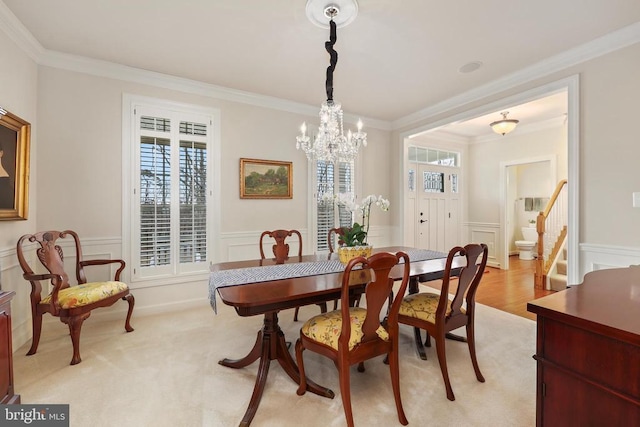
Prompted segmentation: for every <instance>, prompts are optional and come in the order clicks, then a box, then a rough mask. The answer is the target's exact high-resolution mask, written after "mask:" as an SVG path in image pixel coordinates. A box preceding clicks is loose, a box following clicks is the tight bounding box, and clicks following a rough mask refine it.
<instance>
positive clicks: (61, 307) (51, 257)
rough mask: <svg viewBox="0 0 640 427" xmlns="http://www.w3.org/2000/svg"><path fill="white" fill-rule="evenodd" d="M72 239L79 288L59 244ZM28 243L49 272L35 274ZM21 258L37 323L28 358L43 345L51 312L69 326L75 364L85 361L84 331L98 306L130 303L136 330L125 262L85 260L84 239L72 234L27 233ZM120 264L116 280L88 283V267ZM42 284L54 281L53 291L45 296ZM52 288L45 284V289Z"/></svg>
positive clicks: (128, 327)
mask: <svg viewBox="0 0 640 427" xmlns="http://www.w3.org/2000/svg"><path fill="white" fill-rule="evenodd" d="M68 236H71V237H72V238H73V240H74V243H75V255H76V258H75V259H76V262H75V267H76V279H77V281H78V285H77V286H71V285H70V284H69V276H68V275H67V273H65V271H64V255H63V251H62V248H61V247H60V246H59V245H58V244H56V242H57V241H58V239H64V238H66V237H68ZM27 242H32V243H33V242H36V243H38V245H39V247H37V249H36V256H37V258H38V259H39V260H40V262H41V263H42V265H43V266H44V267H45V268H46V269H47V271H48V273H44V274H36V273H34V272H33V270H32V269H31V267H30V266H29V263H28V262H27V259H26V257H25V249H24V245H25V244H27ZM17 255H18V261H19V263H20V267H22V271H23V272H24V274H23V277H24V278H25V279H26V280H28V281H29V282H30V283H31V315H32V320H33V340H32V343H31V348H30V349H29V351H28V353H27V355H28V356H29V355H32V354H35V353H36V351H37V349H38V343H39V342H40V333H41V331H42V316H43V314H45V313H49V314H51V315H52V316H55V317H59V318H60V321H61V322H63V323H66V324H67V325H69V332H70V334H71V342H72V344H73V357H72V358H71V363H70V364H71V365H75V364H78V363H80V362H81V361H82V359H81V358H80V329H81V328H82V322H84V320H85V319H87V318H88V317H89V316H90V315H91V311H92V310H93V309H95V308H98V307H108V306H110V305H113V304H114V303H115V302H116V301H118V300H119V299H122V300H126V301H127V302H128V303H129V310H128V312H127V318H126V321H125V326H124V327H125V330H126V331H127V332H131V331H133V328H132V327H131V325H130V323H129V322H130V320H131V314H132V313H133V306H134V302H135V300H134V298H133V295H132V294H131V293H129V287H128V286H127V284H126V283H122V282H120V273H122V270H124V267H125V262H124V261H123V260H117V259H108V260H83V259H82V249H81V246H80V239H79V238H78V235H77V234H76V233H75V232H73V231H71V230H66V231H43V232H38V233H36V234H25V235H24V236H22V237H21V238H20V240H18V244H17ZM111 263H119V264H120V266H119V268H118V269H117V270H116V273H115V278H114V280H113V281H106V282H87V278H86V276H85V272H84V267H89V266H96V265H107V264H111ZM41 281H50V283H51V292H49V293H48V294H47V295H45V296H44V297H43V295H42V292H43V285H42V283H41ZM48 287H49V286H48V285H47V284H46V282H45V289H46V288H48Z"/></svg>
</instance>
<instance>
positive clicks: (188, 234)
mask: <svg viewBox="0 0 640 427" xmlns="http://www.w3.org/2000/svg"><path fill="white" fill-rule="evenodd" d="M134 115H135V118H136V129H137V131H136V140H137V141H138V144H139V145H138V152H137V162H136V163H137V165H138V170H137V172H138V176H139V178H138V186H137V189H134V193H135V194H136V197H135V200H136V202H135V204H136V206H135V208H134V216H135V217H136V220H135V223H134V224H132V226H133V233H132V237H133V239H132V240H133V242H132V257H133V258H134V276H135V277H137V278H144V277H156V276H164V275H176V274H181V273H189V272H203V271H207V268H208V260H209V258H210V254H209V251H208V250H207V248H208V247H209V241H210V236H209V235H208V233H209V232H208V230H209V229H210V227H209V224H208V223H207V212H208V203H210V201H209V199H210V198H209V197H207V195H208V194H209V193H210V191H209V190H208V188H207V183H208V181H209V176H208V175H209V173H208V168H209V165H210V161H209V157H210V150H209V145H210V144H211V141H212V138H211V129H210V127H211V123H212V121H211V120H209V119H207V117H203V116H199V115H193V117H192V119H190V118H188V117H189V116H190V115H189V114H188V113H185V112H176V111H162V110H158V109H152V108H149V109H145V108H144V107H142V108H138V109H137V110H136V112H135V113H134Z"/></svg>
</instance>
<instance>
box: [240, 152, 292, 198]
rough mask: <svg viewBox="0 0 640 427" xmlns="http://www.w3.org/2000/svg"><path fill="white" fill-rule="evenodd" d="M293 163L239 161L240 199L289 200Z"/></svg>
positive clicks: (254, 160)
mask: <svg viewBox="0 0 640 427" xmlns="http://www.w3.org/2000/svg"><path fill="white" fill-rule="evenodd" d="M292 197H293V163H291V162H280V161H277V160H257V159H240V198H241V199H291V198H292Z"/></svg>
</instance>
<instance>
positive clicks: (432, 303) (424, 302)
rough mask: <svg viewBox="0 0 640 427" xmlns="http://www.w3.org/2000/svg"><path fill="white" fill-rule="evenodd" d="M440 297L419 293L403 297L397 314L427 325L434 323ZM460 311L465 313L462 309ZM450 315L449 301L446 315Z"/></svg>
mask: <svg viewBox="0 0 640 427" xmlns="http://www.w3.org/2000/svg"><path fill="white" fill-rule="evenodd" d="M439 300H440V295H438V294H433V293H428V292H425V293H419V294H412V295H409V296H406V297H404V299H403V300H402V303H401V304H400V311H399V314H400V315H402V316H408V317H415V318H417V319H420V320H424V321H425V322H429V323H436V310H437V309H438V301H439ZM460 311H461V312H462V313H463V314H464V313H466V311H465V309H464V307H460ZM449 313H451V301H449V304H448V306H447V314H446V316H448V315H449Z"/></svg>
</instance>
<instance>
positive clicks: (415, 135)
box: [399, 76, 579, 284]
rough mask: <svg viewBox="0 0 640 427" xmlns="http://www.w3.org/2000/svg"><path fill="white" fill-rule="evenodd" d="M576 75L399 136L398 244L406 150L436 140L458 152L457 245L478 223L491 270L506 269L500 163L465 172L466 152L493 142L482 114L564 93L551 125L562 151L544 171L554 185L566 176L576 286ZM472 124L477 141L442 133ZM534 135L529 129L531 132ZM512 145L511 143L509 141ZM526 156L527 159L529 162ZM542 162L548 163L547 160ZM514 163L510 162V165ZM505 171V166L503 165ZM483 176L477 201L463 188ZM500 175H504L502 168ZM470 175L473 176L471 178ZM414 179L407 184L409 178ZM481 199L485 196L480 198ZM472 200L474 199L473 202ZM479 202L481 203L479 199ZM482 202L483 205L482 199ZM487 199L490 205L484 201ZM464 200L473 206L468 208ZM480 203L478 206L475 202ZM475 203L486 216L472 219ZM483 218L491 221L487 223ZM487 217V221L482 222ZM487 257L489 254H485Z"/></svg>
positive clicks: (571, 277) (405, 224)
mask: <svg viewBox="0 0 640 427" xmlns="http://www.w3.org/2000/svg"><path fill="white" fill-rule="evenodd" d="M578 83H579V80H578V76H572V77H569V78H566V79H563V80H560V81H557V82H553V83H550V84H547V85H545V86H541V87H538V88H535V89H532V90H529V91H526V92H523V93H520V94H517V95H513V96H510V97H508V98H504V99H502V100H499V101H494V102H491V103H488V104H486V105H484V106H481V107H476V108H474V109H472V110H469V111H466V112H463V113H458V114H456V115H453V116H449V117H448V118H444V119H441V120H438V121H435V122H432V123H429V124H425V125H422V126H420V127H416V128H414V129H412V130H409V131H406V132H403V133H401V134H400V142H401V144H400V148H399V150H400V158H401V159H402V163H401V164H402V167H401V168H399V169H400V170H399V172H400V174H401V177H400V180H399V183H400V186H401V188H400V192H399V193H400V194H401V195H402V200H403V201H404V202H405V203H400V209H401V211H402V212H401V215H400V221H401V230H402V236H403V244H410V243H411V242H410V241H408V240H407V239H408V237H407V236H408V235H409V234H410V233H408V230H411V229H414V230H415V225H414V224H412V223H410V222H409V220H408V218H409V215H408V212H407V211H408V210H409V209H410V206H409V205H408V204H407V203H406V200H407V199H408V197H407V196H408V188H409V187H408V181H409V180H410V179H411V177H410V176H409V169H410V167H409V161H408V151H409V147H410V146H411V145H414V144H415V142H416V141H419V140H421V139H423V138H425V137H426V138H431V139H434V140H435V139H437V140H439V141H440V144H441V146H440V148H441V149H446V147H458V148H459V150H458V151H460V153H461V154H460V156H461V157H460V164H461V171H460V181H459V185H460V188H461V191H462V192H463V193H465V197H464V198H462V199H461V200H460V202H459V206H458V211H459V212H460V217H461V221H460V222H461V229H460V232H459V233H458V236H460V242H459V243H460V244H464V243H467V242H469V241H471V240H470V237H471V236H472V235H473V233H472V232H471V230H470V226H471V225H473V224H474V223H479V224H482V225H483V226H485V228H487V229H491V230H490V231H491V234H492V235H494V236H495V237H493V241H492V242H489V243H491V244H492V245H493V248H492V247H491V245H490V244H489V243H487V244H488V245H489V246H490V248H489V249H490V255H489V257H490V261H491V258H492V257H493V259H494V261H495V262H494V266H497V267H499V268H508V253H509V247H508V245H507V244H506V241H507V236H508V225H507V219H506V214H505V212H506V207H505V204H506V202H505V201H503V202H502V203H501V200H504V199H503V198H505V196H504V194H505V191H506V187H507V186H506V185H505V178H504V177H503V176H501V173H502V169H503V168H501V167H500V164H499V162H500V160H497V161H496V165H495V167H491V168H490V169H491V170H477V169H478V167H475V169H474V168H469V166H468V165H469V164H470V162H469V158H468V157H467V156H468V155H469V152H470V151H472V152H475V150H473V149H471V150H470V147H471V148H473V147H474V144H482V143H483V142H484V141H486V140H488V139H489V138H493V139H494V140H495V136H494V135H491V132H492V131H491V129H490V127H489V126H488V124H489V123H490V122H491V120H487V118H486V117H483V116H487V115H494V116H495V115H498V114H499V113H500V112H502V111H505V110H509V109H512V110H514V111H516V110H515V108H516V107H518V106H520V105H524V104H527V103H532V102H533V101H536V100H541V99H544V98H547V97H551V96H553V95H556V94H559V93H564V94H565V95H566V98H565V99H566V102H565V104H564V110H563V111H562V112H561V113H559V114H558V117H556V118H554V119H555V120H561V121H563V122H564V124H563V126H564V129H565V132H566V151H565V152H564V153H562V154H561V155H558V156H555V157H557V161H556V171H555V174H554V172H550V175H551V177H555V179H552V181H555V182H554V183H553V184H554V185H555V184H556V183H557V180H558V179H560V178H564V177H565V176H566V178H567V180H568V184H567V190H568V191H567V194H568V200H567V205H568V238H567V258H568V271H567V273H568V274H567V275H568V283H570V284H571V283H578V282H579V274H578V272H579V253H578V242H579V236H578V230H579V217H578V206H579V203H578V188H579V185H578V184H579V183H578V180H579V170H578V165H579V156H578V154H579V153H578V151H579V150H578V147H579V138H578V131H579V114H578V108H579V91H578V89H579V87H578ZM509 117H510V118H520V117H517V116H516V115H515V114H510V116H509ZM475 120H480V121H481V122H482V123H484V126H486V128H487V129H488V131H487V132H486V133H485V134H482V135H480V136H471V135H468V136H466V137H464V136H460V135H455V134H454V133H452V132H450V131H448V130H450V129H451V128H452V127H454V126H460V125H462V124H464V123H467V122H473V121H475ZM518 126H519V127H520V128H521V129H516V132H521V133H524V132H525V128H526V121H523V120H521V122H520V124H519V125H518ZM531 130H534V129H531ZM513 135H516V133H515V132H513V133H512V134H511V135H507V136H506V137H502V136H498V138H504V139H502V140H501V141H502V142H504V143H505V144H506V143H507V141H508V139H507V138H509V137H510V136H511V137H513ZM512 140H513V139H512ZM504 147H505V149H508V147H509V146H508V145H504ZM529 156H530V157H529ZM540 156H541V155H540V154H536V155H531V154H529V153H526V152H525V153H522V154H521V155H520V156H515V157H512V159H507V160H503V161H505V162H507V163H508V162H512V163H514V162H517V160H513V159H520V160H519V161H525V160H526V161H527V162H529V163H531V160H532V159H533V160H535V161H534V162H533V163H536V162H537V161H543V160H544V161H546V160H545V159H539V157H540ZM548 161H551V160H550V159H548ZM515 164H516V163H514V166H515ZM507 166H508V165H507ZM481 173H484V174H488V175H491V176H495V178H494V181H493V184H491V185H489V186H486V187H483V188H482V189H481V191H482V192H484V193H483V194H481V195H480V196H478V195H475V194H470V193H473V191H467V190H468V189H469V185H470V183H471V182H475V181H474V180H476V179H477V177H478V176H479V175H476V174H481ZM504 173H505V174H506V166H505V170H504ZM474 175H475V176H474ZM415 178H416V177H415V175H414V176H413V179H415ZM485 196H486V197H485ZM473 197H476V199H475V200H474V199H473ZM483 197H484V198H483ZM485 199H486V200H485ZM489 199H491V200H489ZM470 200H471V201H474V203H473V206H470ZM478 200H480V202H478ZM478 203H481V205H482V207H483V208H484V207H487V206H490V208H489V209H488V212H489V213H487V212H486V211H485V212H484V213H482V214H477V212H476V211H475V210H474V209H475V206H477V205H478ZM489 217H493V218H494V219H491V218H489ZM487 218H488V219H487ZM491 252H493V254H491Z"/></svg>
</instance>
